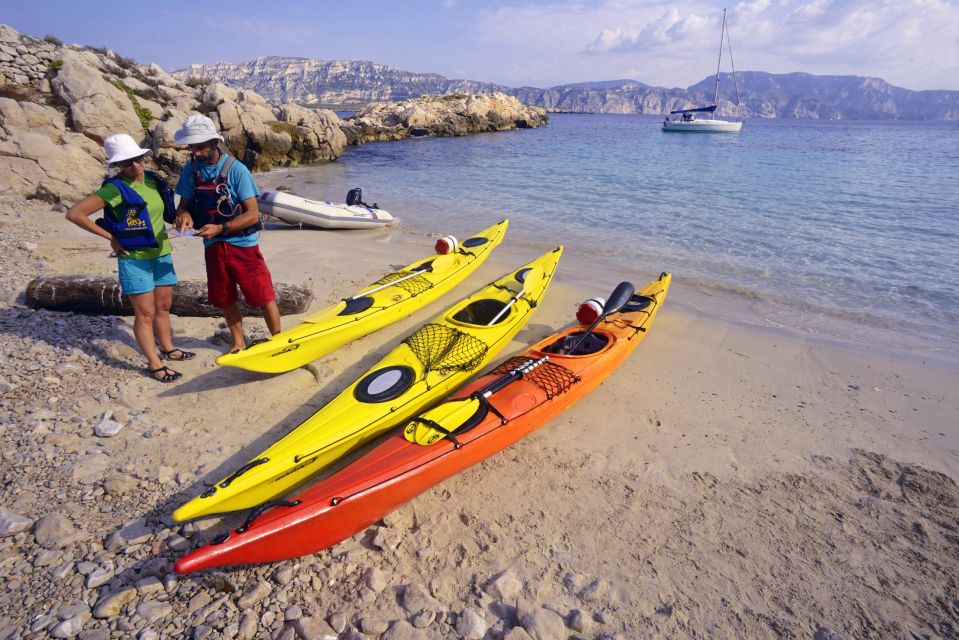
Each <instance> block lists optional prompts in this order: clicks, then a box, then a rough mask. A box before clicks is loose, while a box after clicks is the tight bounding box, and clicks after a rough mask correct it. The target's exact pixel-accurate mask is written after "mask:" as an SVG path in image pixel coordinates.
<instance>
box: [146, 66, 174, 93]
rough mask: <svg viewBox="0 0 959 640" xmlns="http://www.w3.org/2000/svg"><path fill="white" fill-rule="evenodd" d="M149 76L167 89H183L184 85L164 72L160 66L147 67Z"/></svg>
mask: <svg viewBox="0 0 959 640" xmlns="http://www.w3.org/2000/svg"><path fill="white" fill-rule="evenodd" d="M147 74H149V75H150V76H152V77H153V79H155V80H156V81H157V82H159V83H160V84H161V85H163V86H166V87H173V88H175V89H180V88H182V86H183V85H181V84H180V82H179V81H178V80H177V79H176V78H174V77H173V76H171V75H170V74H169V73H167V72H166V71H164V70H163V67H161V66H160V65H158V64H155V63H154V64H151V65H149V66H148V67H147Z"/></svg>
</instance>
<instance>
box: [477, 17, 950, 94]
mask: <svg viewBox="0 0 959 640" xmlns="http://www.w3.org/2000/svg"><path fill="white" fill-rule="evenodd" d="M493 6H494V8H492V9H487V10H483V11H481V12H480V13H479V15H478V20H477V21H476V22H475V26H474V29H475V30H474V32H473V40H474V42H476V43H479V44H481V45H488V46H491V47H495V48H496V49H497V50H498V51H500V52H502V53H503V55H504V56H505V55H506V54H511V55H512V56H513V57H514V58H516V57H521V58H523V59H526V60H530V61H531V65H532V60H533V59H539V60H540V61H541V62H542V61H543V60H549V61H551V62H552V66H553V74H552V75H553V78H552V80H558V81H560V82H574V81H581V80H587V79H590V80H592V79H602V78H619V77H626V76H625V75H624V74H625V73H626V72H627V71H635V70H636V69H643V70H644V72H645V74H646V75H645V77H638V78H636V79H638V80H643V81H644V82H651V83H654V84H669V85H675V84H676V83H677V82H689V83H690V84H692V83H693V82H696V81H698V80H699V79H701V78H702V77H704V76H705V75H706V74H707V73H708V67H709V65H708V64H705V62H706V59H708V58H710V57H713V56H715V49H716V47H717V46H718V44H719V43H718V34H719V24H720V20H721V19H722V4H721V3H719V2H716V1H715V0H678V2H669V3H667V2H659V1H653V0H597V1H595V2H590V3H587V2H582V1H571V2H562V1H554V2H549V3H546V4H536V3H531V2H528V1H527V0H524V2H523V3H522V4H511V3H510V2H509V1H508V0H507V1H504V2H501V3H499V4H497V5H493ZM728 21H729V26H730V33H731V39H732V44H733V49H734V52H735V54H736V62H737V67H738V68H741V69H751V70H763V71H770V72H772V73H786V72H790V71H806V72H809V73H816V74H844V75H847V74H848V75H863V76H878V77H882V78H884V79H886V80H888V81H890V82H893V83H894V84H900V85H902V86H907V87H909V88H959V79H953V80H952V81H950V82H947V83H946V84H945V86H944V85H943V82H942V79H943V78H945V77H949V76H948V74H947V73H946V70H951V69H955V68H956V67H957V66H959V46H957V37H956V34H957V33H959V3H956V2H954V1H950V0H743V1H742V2H739V3H738V4H735V5H732V6H731V7H730V10H729V14H728ZM724 64H725V63H724ZM538 66H540V67H542V64H540V65H538ZM504 68H505V65H504ZM724 68H725V67H724ZM574 74H575V75H574ZM561 76H562V77H561ZM531 79H532V78H530V80H531ZM504 81H506V79H505V78H504ZM557 83H559V82H557Z"/></svg>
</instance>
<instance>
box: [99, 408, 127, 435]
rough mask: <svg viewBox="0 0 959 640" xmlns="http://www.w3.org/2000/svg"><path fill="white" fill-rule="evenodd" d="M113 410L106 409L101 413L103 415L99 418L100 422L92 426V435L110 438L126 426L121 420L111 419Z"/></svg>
mask: <svg viewBox="0 0 959 640" xmlns="http://www.w3.org/2000/svg"><path fill="white" fill-rule="evenodd" d="M112 418H113V412H112V411H106V412H104V413H103V416H101V418H100V422H99V423H97V426H95V427H93V433H94V435H96V436H98V437H100V438H112V437H113V436H115V435H117V434H118V433H120V432H121V431H123V428H124V427H125V426H126V425H124V424H123V423H121V422H117V421H116V420H113V419H112Z"/></svg>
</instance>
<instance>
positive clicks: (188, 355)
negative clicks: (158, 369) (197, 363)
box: [160, 347, 196, 362]
mask: <svg viewBox="0 0 959 640" xmlns="http://www.w3.org/2000/svg"><path fill="white" fill-rule="evenodd" d="M177 352H179V355H176V356H175V355H173V354H174V353H177ZM160 357H161V358H162V359H164V360H174V361H176V362H179V361H181V360H192V359H193V358H195V357H196V354H195V353H193V352H192V351H184V350H183V349H181V348H179V347H174V348H173V349H170V350H169V351H164V350H163V349H160Z"/></svg>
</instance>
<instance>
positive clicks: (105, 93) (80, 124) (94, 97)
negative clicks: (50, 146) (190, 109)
mask: <svg viewBox="0 0 959 640" xmlns="http://www.w3.org/2000/svg"><path fill="white" fill-rule="evenodd" d="M50 86H51V88H52V89H53V92H54V93H55V94H56V95H57V96H58V97H60V98H61V99H63V100H64V101H65V102H67V104H69V105H70V119H71V121H72V122H73V127H74V129H75V130H77V131H79V132H80V133H83V134H85V135H87V136H89V137H90V138H93V139H94V140H96V141H97V142H101V143H102V142H103V139H104V138H106V137H107V136H109V135H111V134H114V133H128V134H130V135H131V136H133V139H134V140H136V141H138V142H141V141H142V140H143V127H142V125H141V124H140V119H139V118H138V117H137V114H136V111H135V110H134V108H133V103H132V102H130V98H129V97H127V94H126V93H124V92H123V91H121V90H120V89H118V88H117V87H115V86H114V85H113V84H111V83H110V82H108V81H107V80H106V78H104V77H103V74H102V73H101V72H100V71H98V70H97V69H95V68H93V67H92V66H90V65H89V64H87V62H86V61H85V60H83V58H81V57H80V56H78V55H77V54H76V53H75V52H73V51H65V52H64V55H63V66H62V67H61V68H60V71H59V73H57V76H56V77H55V78H54V79H53V80H51V82H50Z"/></svg>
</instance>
